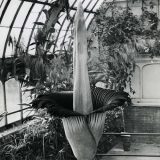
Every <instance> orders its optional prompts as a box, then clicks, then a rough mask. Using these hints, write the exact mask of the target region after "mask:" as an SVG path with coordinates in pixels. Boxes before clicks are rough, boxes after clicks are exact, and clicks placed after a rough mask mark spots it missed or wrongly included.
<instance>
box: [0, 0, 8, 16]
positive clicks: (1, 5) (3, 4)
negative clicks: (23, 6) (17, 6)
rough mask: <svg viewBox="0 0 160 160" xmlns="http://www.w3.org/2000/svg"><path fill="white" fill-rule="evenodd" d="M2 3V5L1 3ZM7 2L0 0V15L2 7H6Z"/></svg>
mask: <svg viewBox="0 0 160 160" xmlns="http://www.w3.org/2000/svg"><path fill="white" fill-rule="evenodd" d="M2 2H3V3H2ZM6 3H7V1H6V0H0V7H1V8H0V15H1V14H2V11H3V9H4V6H5V5H6Z"/></svg>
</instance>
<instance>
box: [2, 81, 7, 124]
mask: <svg viewBox="0 0 160 160" xmlns="http://www.w3.org/2000/svg"><path fill="white" fill-rule="evenodd" d="M2 87H3V98H4V111H5V112H7V97H6V86H5V82H2ZM7 123H8V121H7V115H5V125H7Z"/></svg>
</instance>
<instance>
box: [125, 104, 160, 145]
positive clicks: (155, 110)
mask: <svg viewBox="0 0 160 160" xmlns="http://www.w3.org/2000/svg"><path fill="white" fill-rule="evenodd" d="M125 124H126V131H128V132H135V133H160V107H157V106H156V107H154V106H137V107H136V106H131V107H129V108H127V109H126V110H125ZM132 139H133V141H136V142H146V143H160V136H132Z"/></svg>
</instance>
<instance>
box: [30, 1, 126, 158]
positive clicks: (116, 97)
mask: <svg viewBox="0 0 160 160" xmlns="http://www.w3.org/2000/svg"><path fill="white" fill-rule="evenodd" d="M84 24H85V22H84V17H83V8H82V4H81V3H79V4H78V10H77V14H76V17H75V33H74V51H73V77H74V88H73V93H72V92H69V93H68V92H59V93H51V94H43V95H40V96H38V97H37V98H36V99H35V100H34V101H33V102H32V107H34V108H47V111H48V112H49V113H50V114H51V115H54V116H58V117H60V118H62V122H63V126H64V131H65V134H66V137H67V139H68V141H69V144H70V145H71V148H72V151H73V153H74V155H75V157H76V158H77V159H78V160H82V159H85V160H92V159H94V158H95V154H96V152H97V146H98V142H99V140H100V138H101V135H102V133H103V128H104V123H105V118H106V110H109V109H112V108H115V107H117V106H121V105H123V104H124V103H125V102H126V101H129V96H128V94H127V93H125V92H116V91H115V90H105V89H101V88H95V87H93V88H91V89H90V83H89V76H88V67H87V59H88V53H87V37H86V35H87V34H86V33H87V31H86V28H85V25H84Z"/></svg>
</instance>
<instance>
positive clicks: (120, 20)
mask: <svg viewBox="0 0 160 160" xmlns="http://www.w3.org/2000/svg"><path fill="white" fill-rule="evenodd" d="M152 8H153V5H151V11H148V10H147V9H146V8H145V7H143V14H142V15H141V16H140V17H138V16H136V15H134V14H133V13H132V11H131V10H130V8H127V9H126V8H123V7H119V6H117V5H116V4H115V3H112V4H108V3H107V1H104V3H103V5H101V7H100V8H99V10H98V11H97V15H96V17H95V21H94V24H95V25H94V27H93V26H92V28H91V36H90V39H89V42H90V43H89V51H90V53H92V52H93V53H94V50H96V49H95V46H94V43H95V39H96V37H97V38H98V39H97V43H98V46H96V48H97V52H96V53H98V54H97V60H96V65H94V64H93V62H92V60H91V61H90V66H89V70H90V72H91V73H94V75H91V79H98V80H99V81H102V82H105V83H106V85H107V87H108V88H112V89H116V90H124V89H125V88H126V86H128V84H129V86H130V90H131V92H133V93H134V90H133V89H132V86H131V78H132V75H133V72H134V68H135V57H136V56H137V55H142V54H150V56H151V57H153V56H158V55H159V46H160V44H159V30H158V17H157V14H156V13H155V12H154V11H153V10H152ZM94 63H95V61H94ZM95 73H97V74H95ZM94 81H95V82H94V83H96V82H97V80H94Z"/></svg>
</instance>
